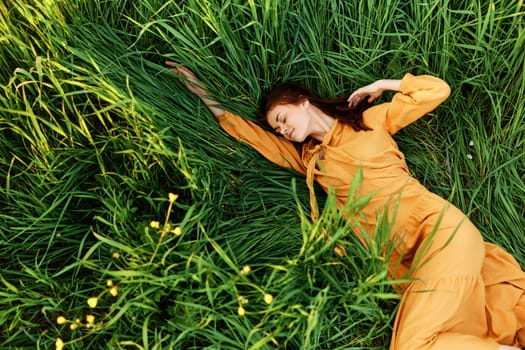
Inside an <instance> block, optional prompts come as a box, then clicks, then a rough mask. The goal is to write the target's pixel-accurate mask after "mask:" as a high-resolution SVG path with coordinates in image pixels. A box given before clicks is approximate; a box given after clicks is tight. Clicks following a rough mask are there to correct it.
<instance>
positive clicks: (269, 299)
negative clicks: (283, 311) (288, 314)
mask: <svg viewBox="0 0 525 350" xmlns="http://www.w3.org/2000/svg"><path fill="white" fill-rule="evenodd" d="M264 302H265V303H266V304H271V303H272V302H273V295H271V294H268V293H264Z"/></svg>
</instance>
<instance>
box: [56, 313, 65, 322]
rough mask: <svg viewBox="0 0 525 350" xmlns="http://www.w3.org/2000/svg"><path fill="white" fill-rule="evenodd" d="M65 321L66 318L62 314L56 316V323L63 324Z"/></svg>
mask: <svg viewBox="0 0 525 350" xmlns="http://www.w3.org/2000/svg"><path fill="white" fill-rule="evenodd" d="M64 323H66V318H65V317H64V316H62V315H61V316H58V317H57V324H64Z"/></svg>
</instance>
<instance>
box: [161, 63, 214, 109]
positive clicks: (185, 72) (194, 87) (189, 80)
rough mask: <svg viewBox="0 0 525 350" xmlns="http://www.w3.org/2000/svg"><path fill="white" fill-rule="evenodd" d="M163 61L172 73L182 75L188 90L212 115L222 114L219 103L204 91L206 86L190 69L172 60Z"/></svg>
mask: <svg viewBox="0 0 525 350" xmlns="http://www.w3.org/2000/svg"><path fill="white" fill-rule="evenodd" d="M165 63H166V65H167V66H168V67H170V68H171V71H172V72H173V73H175V74H177V75H179V76H181V77H182V81H183V83H184V85H186V87H187V88H188V90H190V91H191V92H192V93H194V94H195V95H197V96H198V97H199V98H200V99H201V101H202V102H203V103H204V104H205V105H206V106H207V107H208V108H209V110H210V111H211V112H212V113H213V115H214V116H216V117H218V116H220V115H223V114H224V109H223V107H222V106H221V105H220V103H218V102H217V101H215V100H213V98H211V97H210V95H209V94H208V93H207V91H206V88H205V87H204V86H203V85H202V83H201V82H200V81H199V79H198V78H197V76H196V75H195V74H194V73H193V72H192V71H191V70H189V69H188V68H186V67H183V66H180V65H179V64H177V63H175V62H172V61H166V62H165Z"/></svg>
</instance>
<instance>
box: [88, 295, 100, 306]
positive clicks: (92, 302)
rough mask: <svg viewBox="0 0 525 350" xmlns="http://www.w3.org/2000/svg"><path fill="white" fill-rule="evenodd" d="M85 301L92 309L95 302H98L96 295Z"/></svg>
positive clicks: (95, 304)
mask: <svg viewBox="0 0 525 350" xmlns="http://www.w3.org/2000/svg"><path fill="white" fill-rule="evenodd" d="M87 303H88V305H89V307H90V308H92V309H94V308H96V307H97V304H98V298H96V297H92V298H89V299H88V300H87Z"/></svg>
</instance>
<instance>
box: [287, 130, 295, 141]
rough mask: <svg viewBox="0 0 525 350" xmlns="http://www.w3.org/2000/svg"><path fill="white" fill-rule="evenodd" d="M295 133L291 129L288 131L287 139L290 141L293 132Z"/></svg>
mask: <svg viewBox="0 0 525 350" xmlns="http://www.w3.org/2000/svg"><path fill="white" fill-rule="evenodd" d="M294 131H295V129H292V130H290V131H288V138H289V139H291V138H292V136H293V132H294Z"/></svg>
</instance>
